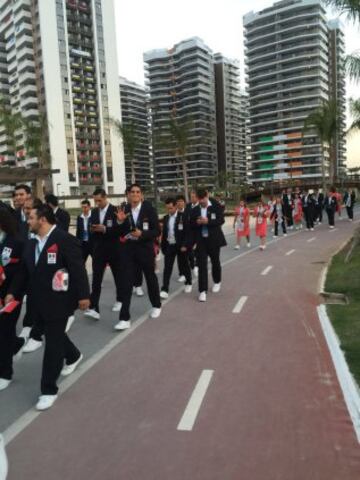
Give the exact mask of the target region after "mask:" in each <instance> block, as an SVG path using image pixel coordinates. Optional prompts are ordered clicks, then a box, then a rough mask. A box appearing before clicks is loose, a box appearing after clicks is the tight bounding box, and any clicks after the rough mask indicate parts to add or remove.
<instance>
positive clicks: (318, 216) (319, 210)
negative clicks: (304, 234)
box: [315, 205, 323, 223]
mask: <svg viewBox="0 0 360 480" xmlns="http://www.w3.org/2000/svg"><path fill="white" fill-rule="evenodd" d="M315 220H317V221H319V222H320V223H321V222H322V220H323V209H322V206H321V205H317V206H316V207H315Z"/></svg>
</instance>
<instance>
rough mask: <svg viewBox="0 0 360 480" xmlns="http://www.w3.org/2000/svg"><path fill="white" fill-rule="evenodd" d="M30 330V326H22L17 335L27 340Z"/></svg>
mask: <svg viewBox="0 0 360 480" xmlns="http://www.w3.org/2000/svg"><path fill="white" fill-rule="evenodd" d="M30 332H31V327H23V329H22V330H21V332H20V334H19V337H22V338H25V340H27V339H28V338H29V336H30Z"/></svg>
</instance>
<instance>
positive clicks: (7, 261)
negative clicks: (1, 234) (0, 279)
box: [0, 235, 24, 299]
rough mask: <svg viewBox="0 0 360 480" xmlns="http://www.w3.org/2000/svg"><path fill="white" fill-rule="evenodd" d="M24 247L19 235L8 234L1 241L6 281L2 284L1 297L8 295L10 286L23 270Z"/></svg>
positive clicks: (0, 252)
mask: <svg viewBox="0 0 360 480" xmlns="http://www.w3.org/2000/svg"><path fill="white" fill-rule="evenodd" d="M23 249H24V242H23V240H22V238H21V237H20V236H19V235H18V236H13V235H6V237H5V239H4V241H3V242H2V243H0V256H1V262H2V265H3V268H4V273H5V281H4V283H3V284H2V285H1V286H0V298H1V299H4V298H5V297H6V295H7V293H8V289H9V286H10V285H11V283H12V281H13V279H14V277H15V276H16V275H18V274H19V272H20V270H21V258H22V253H23Z"/></svg>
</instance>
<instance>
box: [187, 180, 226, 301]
mask: <svg viewBox="0 0 360 480" xmlns="http://www.w3.org/2000/svg"><path fill="white" fill-rule="evenodd" d="M196 193H197V197H198V199H199V205H197V206H196V207H194V208H193V209H192V211H191V213H190V226H191V229H192V232H193V242H194V243H195V244H196V251H195V254H196V258H197V264H198V267H199V292H200V295H199V301H200V302H206V295H207V290H208V269H207V264H208V257H209V258H210V261H211V265H212V277H213V282H214V285H213V288H212V291H213V293H218V292H219V291H220V288H221V264H220V248H221V247H224V246H225V245H226V240H225V236H224V233H223V231H222V228H221V226H222V225H223V223H224V210H223V208H222V207H221V205H220V204H219V203H218V202H217V201H216V200H214V199H213V198H209V195H208V192H207V191H206V190H204V189H199V190H197V192H196Z"/></svg>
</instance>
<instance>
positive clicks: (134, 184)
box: [129, 183, 142, 192]
mask: <svg viewBox="0 0 360 480" xmlns="http://www.w3.org/2000/svg"><path fill="white" fill-rule="evenodd" d="M134 187H136V188H138V189H139V190H140V192H142V188H141V185H139V184H138V183H132V184H131V185H130V187H129V192H131V190H132V189H133V188H134Z"/></svg>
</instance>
